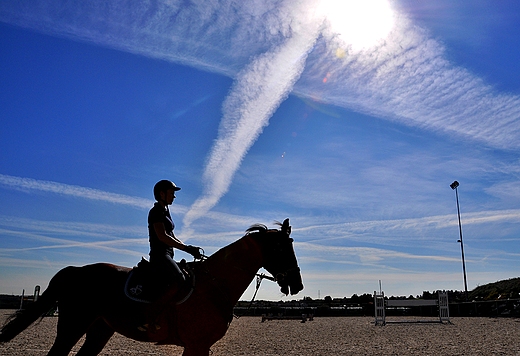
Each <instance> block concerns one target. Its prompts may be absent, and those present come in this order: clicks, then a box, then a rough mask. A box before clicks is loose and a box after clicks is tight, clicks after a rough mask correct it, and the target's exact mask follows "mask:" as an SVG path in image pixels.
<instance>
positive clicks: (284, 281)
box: [248, 219, 303, 295]
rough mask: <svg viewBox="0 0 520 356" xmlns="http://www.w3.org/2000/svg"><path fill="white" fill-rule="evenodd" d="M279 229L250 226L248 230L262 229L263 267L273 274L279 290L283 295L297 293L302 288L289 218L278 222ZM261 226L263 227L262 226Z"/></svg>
mask: <svg viewBox="0 0 520 356" xmlns="http://www.w3.org/2000/svg"><path fill="white" fill-rule="evenodd" d="M280 226H281V228H280V230H276V229H272V230H267V228H265V226H262V225H256V226H252V227H251V228H250V229H249V230H248V231H253V230H258V231H262V230H264V229H263V228H265V230H264V232H265V233H264V234H262V235H263V236H262V237H261V239H262V246H263V255H264V263H263V267H264V268H265V269H266V270H267V271H268V272H269V273H271V274H272V275H273V277H274V279H275V281H276V282H277V283H278V285H279V286H280V291H281V292H282V293H284V294H285V295H287V294H289V292H290V293H291V295H293V294H297V293H298V292H300V291H301V290H302V289H303V283H302V277H301V274H300V268H299V267H298V261H297V260H296V255H295V254H294V249H293V239H292V238H291V237H290V235H291V226H289V219H285V220H284V222H283V224H280ZM262 227H263V228H262Z"/></svg>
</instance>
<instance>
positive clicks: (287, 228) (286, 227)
mask: <svg viewBox="0 0 520 356" xmlns="http://www.w3.org/2000/svg"><path fill="white" fill-rule="evenodd" d="M282 231H283V232H285V233H286V234H287V236H289V235H290V234H291V226H290V225H289V218H287V219H285V220H284V221H283V224H282Z"/></svg>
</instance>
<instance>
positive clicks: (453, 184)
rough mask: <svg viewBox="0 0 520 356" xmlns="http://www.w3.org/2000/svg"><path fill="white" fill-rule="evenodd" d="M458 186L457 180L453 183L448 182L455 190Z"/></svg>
mask: <svg viewBox="0 0 520 356" xmlns="http://www.w3.org/2000/svg"><path fill="white" fill-rule="evenodd" d="M458 186H459V182H457V181H454V182H453V183H451V184H450V187H451V189H454V190H455V189H456V188H457V187H458Z"/></svg>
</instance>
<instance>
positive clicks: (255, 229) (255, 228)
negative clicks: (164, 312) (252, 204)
mask: <svg viewBox="0 0 520 356" xmlns="http://www.w3.org/2000/svg"><path fill="white" fill-rule="evenodd" d="M267 230H268V229H267V226H265V225H264V224H254V225H251V226H250V227H249V229H247V230H246V232H247V234H246V235H248V234H250V233H253V232H266V231H267Z"/></svg>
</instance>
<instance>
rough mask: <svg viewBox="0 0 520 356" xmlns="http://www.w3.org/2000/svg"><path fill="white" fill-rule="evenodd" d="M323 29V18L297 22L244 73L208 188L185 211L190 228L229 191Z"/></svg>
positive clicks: (231, 98) (208, 173)
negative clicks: (284, 40)
mask: <svg viewBox="0 0 520 356" xmlns="http://www.w3.org/2000/svg"><path fill="white" fill-rule="evenodd" d="M319 28H320V22H319V21H310V22H308V23H299V24H295V25H294V28H293V30H294V32H293V36H292V37H290V38H288V39H287V41H286V42H285V43H283V44H282V45H280V46H279V47H277V48H276V49H274V50H272V51H269V52H267V53H265V54H263V55H261V56H259V57H258V58H256V59H255V60H254V61H253V62H252V63H251V64H249V65H248V66H247V67H246V68H245V69H244V70H243V71H242V72H241V73H239V75H238V78H237V80H236V83H235V85H234V87H233V88H232V89H231V92H230V94H229V95H228V97H227V98H226V100H225V102H224V104H223V110H222V111H223V117H222V121H221V123H220V128H219V133H218V138H217V140H216V142H215V144H214V146H213V148H212V149H211V153H210V156H209V159H208V163H207V165H206V168H205V171H204V175H203V181H204V184H205V186H204V192H203V194H202V196H201V197H200V198H199V199H197V200H196V201H195V203H194V204H193V205H192V206H191V208H190V210H189V211H188V212H187V213H186V215H185V217H184V221H183V222H184V225H185V227H189V226H190V224H191V223H192V222H193V221H194V220H196V219H197V218H200V217H201V216H203V215H204V214H205V213H207V212H208V211H209V210H210V209H211V208H212V207H213V206H215V205H216V204H217V202H218V201H219V199H220V198H221V197H222V196H223V195H224V194H226V193H227V191H228V189H229V186H230V184H231V181H232V180H233V176H234V175H235V172H236V171H237V169H238V168H239V166H240V163H241V162H242V160H243V158H244V156H245V154H246V153H247V151H248V150H249V148H250V147H251V146H252V145H253V143H254V142H255V141H256V139H257V138H258V136H259V135H260V134H261V132H262V130H263V128H264V127H265V126H267V125H268V123H269V118H270V117H271V116H272V115H273V113H274V112H275V111H276V109H277V108H278V106H279V105H280V103H281V102H282V101H284V100H285V99H286V98H287V96H288V95H289V93H290V92H291V91H292V88H293V86H294V83H295V82H296V81H297V80H298V79H299V78H300V75H301V73H302V71H303V69H304V67H305V60H306V58H307V56H308V54H309V52H310V51H311V49H312V48H313V46H314V44H315V42H316V39H317V37H318V35H319Z"/></svg>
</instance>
